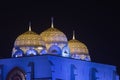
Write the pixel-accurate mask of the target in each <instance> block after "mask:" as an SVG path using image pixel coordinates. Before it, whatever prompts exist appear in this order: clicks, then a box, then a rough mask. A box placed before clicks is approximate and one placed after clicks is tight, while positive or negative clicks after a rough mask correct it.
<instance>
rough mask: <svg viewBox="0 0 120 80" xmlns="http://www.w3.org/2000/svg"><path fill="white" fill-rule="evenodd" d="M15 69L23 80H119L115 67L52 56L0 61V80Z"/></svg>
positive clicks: (4, 78)
mask: <svg viewBox="0 0 120 80" xmlns="http://www.w3.org/2000/svg"><path fill="white" fill-rule="evenodd" d="M15 67H18V68H20V69H21V70H23V71H24V72H25V77H26V79H25V80H31V79H33V80H119V79H118V75H117V74H116V67H115V66H112V65H106V64H99V63H94V62H87V61H81V60H77V59H72V58H65V57H59V56H52V55H42V56H33V57H21V58H9V59H0V80H6V79H7V76H8V74H9V73H10V71H11V70H12V69H14V68H15Z"/></svg>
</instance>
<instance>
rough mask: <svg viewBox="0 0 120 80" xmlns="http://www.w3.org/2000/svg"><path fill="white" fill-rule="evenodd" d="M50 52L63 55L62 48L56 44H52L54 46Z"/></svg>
mask: <svg viewBox="0 0 120 80" xmlns="http://www.w3.org/2000/svg"><path fill="white" fill-rule="evenodd" d="M48 53H50V54H57V55H62V51H61V49H60V48H59V47H58V46H56V45H52V46H51V47H50V48H49V50H48Z"/></svg>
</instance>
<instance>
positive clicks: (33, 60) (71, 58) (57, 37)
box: [0, 19, 119, 80]
mask: <svg viewBox="0 0 120 80" xmlns="http://www.w3.org/2000/svg"><path fill="white" fill-rule="evenodd" d="M0 80H119V76H118V75H117V73H116V67H115V66H113V65H106V64H100V63H94V62H91V59H90V55H89V51H88V48H87V46H86V45H85V44H84V43H82V42H80V41H78V40H77V39H76V38H75V33H74V32H73V39H71V40H69V41H68V39H67V37H66V35H65V34H64V33H63V32H61V31H60V30H58V29H57V28H55V27H54V25H53V19H52V23H51V27H50V28H48V29H47V30H45V31H43V32H42V33H40V34H37V33H35V32H33V31H32V30H31V25H29V30H28V31H27V32H25V33H23V34H21V35H20V36H18V37H17V38H16V40H15V43H14V47H13V50H12V58H8V59H0Z"/></svg>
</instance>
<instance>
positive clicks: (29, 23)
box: [29, 22, 31, 31]
mask: <svg viewBox="0 0 120 80" xmlns="http://www.w3.org/2000/svg"><path fill="white" fill-rule="evenodd" d="M29 31H31V22H29Z"/></svg>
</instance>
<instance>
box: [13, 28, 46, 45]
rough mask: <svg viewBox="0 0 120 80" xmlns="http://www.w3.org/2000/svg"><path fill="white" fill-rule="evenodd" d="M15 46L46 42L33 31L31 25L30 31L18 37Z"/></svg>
mask: <svg viewBox="0 0 120 80" xmlns="http://www.w3.org/2000/svg"><path fill="white" fill-rule="evenodd" d="M14 46H45V43H44V42H43V41H42V39H41V38H40V36H39V35H38V34H37V33H35V32H33V31H31V28H30V27H29V31H27V32H25V33H23V34H21V35H20V36H18V37H17V39H16V40H15V43H14Z"/></svg>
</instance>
